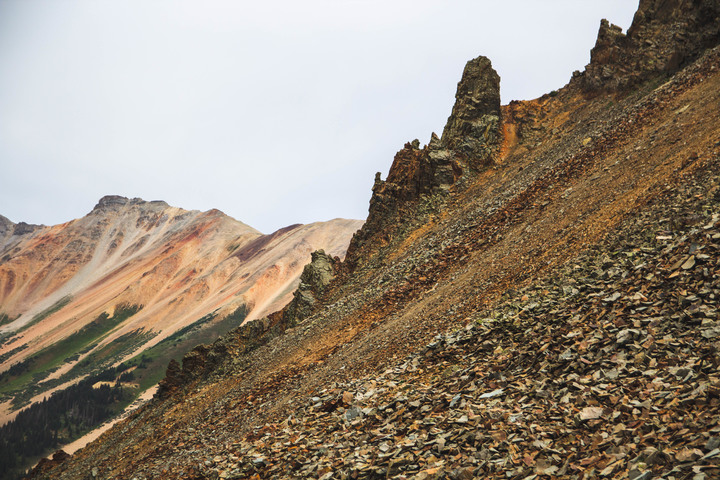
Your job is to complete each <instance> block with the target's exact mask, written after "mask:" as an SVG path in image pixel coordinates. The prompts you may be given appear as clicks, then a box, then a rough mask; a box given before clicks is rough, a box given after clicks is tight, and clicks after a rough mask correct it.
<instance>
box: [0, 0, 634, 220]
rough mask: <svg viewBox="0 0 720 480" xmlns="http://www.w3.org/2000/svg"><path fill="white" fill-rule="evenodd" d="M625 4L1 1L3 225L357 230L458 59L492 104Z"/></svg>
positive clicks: (543, 83) (440, 114)
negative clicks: (157, 211) (119, 210)
mask: <svg viewBox="0 0 720 480" xmlns="http://www.w3.org/2000/svg"><path fill="white" fill-rule="evenodd" d="M637 4H638V2H637V1H629V0H603V1H597V0H544V1H542V2H540V1H538V0H508V1H504V2H497V1H484V0H472V1H470V0H468V1H465V0H433V1H428V0H412V1H410V0H304V1H302V2H298V1H296V0H293V1H291V0H264V1H262V2H257V1H253V2H250V1H245V0H202V1H201V0H194V1H189V0H122V1H120V0H118V1H107V0H82V1H80V0H62V1H52V2H50V1H40V0H0V215H4V216H6V217H8V218H9V219H10V220H12V221H13V222H16V223H17V222H20V221H25V222H28V223H35V224H45V225H55V224H58V223H63V222H67V221H69V220H72V219H75V218H79V217H82V216H83V215H85V214H87V213H88V212H89V211H90V210H91V209H92V208H93V206H94V205H95V204H96V203H97V201H98V200H99V199H100V198H101V197H102V196H104V195H123V196H126V197H131V198H132V197H140V198H143V199H145V200H165V201H166V202H168V203H169V204H171V205H173V206H177V207H181V208H184V209H187V210H209V209H212V208H217V209H219V210H222V211H223V212H225V213H226V214H228V215H230V216H232V217H234V218H236V219H237V220H240V221H242V222H244V223H247V224H249V225H251V226H253V227H255V228H257V229H259V230H260V231H262V232H264V233H270V232H272V231H274V230H276V229H278V228H281V227H284V226H287V225H290V224H294V223H310V222H314V221H323V220H330V219H332V218H337V217H342V218H358V219H364V218H365V217H366V216H367V211H368V202H369V200H370V194H371V190H370V188H371V187H372V184H373V179H374V174H375V172H378V171H379V172H382V175H383V178H384V177H385V176H386V175H387V172H388V169H389V168H390V165H391V164H392V160H393V156H394V155H395V153H396V152H397V151H398V150H400V149H401V148H402V147H403V145H404V144H405V143H406V142H408V141H411V140H413V139H415V138H418V139H420V141H421V143H422V144H425V143H427V142H428V141H429V139H430V135H431V133H432V132H437V133H438V134H440V133H441V132H442V129H443V127H444V125H445V122H446V121H447V118H448V116H449V115H450V111H451V110H452V106H453V103H454V96H455V89H456V87H457V82H458V81H459V80H460V77H461V74H462V70H463V67H464V65H465V63H466V62H467V61H468V60H470V59H472V58H475V57H477V56H478V55H485V56H487V57H488V58H490V60H491V61H492V63H493V67H494V68H495V69H496V70H497V71H498V73H499V74H500V77H501V83H500V89H501V96H502V102H503V104H507V103H509V102H510V101H511V100H525V99H532V98H537V97H539V96H541V95H542V94H544V93H547V92H549V91H551V90H554V89H558V88H560V87H562V86H563V85H565V84H566V83H567V82H568V81H569V79H570V77H571V75H572V72H573V71H575V70H582V69H583V68H584V66H585V65H586V64H587V63H588V62H589V60H590V49H591V48H592V47H593V45H594V43H595V39H596V36H597V31H598V27H599V25H600V20H601V19H602V18H607V19H608V20H610V22H612V23H614V24H616V25H619V26H621V27H622V28H623V30H624V31H625V30H627V28H628V27H629V26H630V23H631V21H632V16H633V14H634V12H635V10H636V9H637Z"/></svg>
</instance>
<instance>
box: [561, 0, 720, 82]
mask: <svg viewBox="0 0 720 480" xmlns="http://www.w3.org/2000/svg"><path fill="white" fill-rule="evenodd" d="M719 43H720V1H718V0H642V1H641V2H640V6H639V7H638V10H637V12H636V13H635V17H634V18H633V22H632V25H631V27H630V28H629V29H628V32H627V34H623V33H622V29H621V28H620V27H618V26H616V25H612V24H610V23H609V22H608V21H607V20H603V21H602V22H601V23H600V30H599V32H598V38H597V42H596V44H595V47H594V48H593V49H592V51H591V54H590V64H589V65H588V66H587V67H586V68H585V71H584V72H582V73H580V72H576V73H575V75H574V78H573V82H572V83H573V84H578V85H579V86H580V87H581V88H582V89H583V90H585V91H588V92H599V91H618V90H623V89H627V88H631V87H633V86H635V85H638V84H640V83H642V82H644V81H647V80H650V79H652V78H656V77H661V76H666V75H669V74H672V73H675V72H676V71H678V70H679V69H680V68H681V67H682V66H684V65H687V64H688V63H690V62H691V61H693V60H695V59H697V58H698V56H699V55H700V54H701V53H702V52H703V51H704V50H706V49H708V48H711V47H713V46H715V45H718V44H719Z"/></svg>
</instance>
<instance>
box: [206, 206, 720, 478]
mask: <svg viewBox="0 0 720 480" xmlns="http://www.w3.org/2000/svg"><path fill="white" fill-rule="evenodd" d="M683 193H685V194H687V193H689V192H683ZM677 202H678V203H677V205H679V206H678V207H677V208H676V209H675V210H673V209H670V211H669V213H670V214H671V215H672V218H681V219H682V218H686V216H687V215H688V214H689V213H690V212H692V214H693V215H695V216H696V217H697V218H695V221H693V222H691V223H687V222H684V221H683V222H678V224H677V225H673V224H672V223H673V222H672V221H671V220H672V218H659V219H658V218H655V219H652V218H651V217H650V216H649V215H650V214H648V215H646V216H644V217H641V218H640V219H639V220H637V222H636V224H635V226H634V229H631V230H629V233H624V234H621V235H619V236H618V238H616V239H615V240H614V244H613V245H611V248H609V249H602V250H601V249H598V252H597V253H592V252H590V253H588V254H587V255H585V256H584V257H583V258H581V259H579V260H578V261H577V262H575V263H573V264H570V265H567V266H566V267H565V269H564V271H562V272H560V274H558V275H557V276H556V277H554V278H552V279H549V280H546V281H544V282H540V283H536V284H534V285H533V286H531V287H528V288H527V289H525V290H523V291H520V292H515V293H514V294H513V295H511V296H509V297H508V298H507V300H506V301H505V302H504V303H503V304H502V306H501V307H500V308H499V309H496V310H494V311H492V312H490V313H491V314H492V316H490V317H487V318H474V319H472V321H471V322H470V323H468V325H467V326H466V327H465V328H463V329H460V330H457V331H455V332H451V333H448V334H446V335H440V336H438V337H437V338H436V339H435V341H434V342H432V343H431V344H429V345H428V346H427V347H426V348H425V350H424V351H423V352H421V353H419V354H416V355H413V356H410V357H408V358H407V359H406V360H405V361H404V362H403V363H402V364H400V365H397V366H396V367H394V368H391V369H388V370H387V371H385V372H384V373H383V374H381V375H379V376H377V377H370V376H368V377H365V378H361V379H358V380H356V381H352V382H348V383H336V384H335V385H333V386H332V388H329V389H326V390H323V391H320V392H317V394H316V395H315V396H313V397H311V398H308V399H306V401H305V404H303V405H299V406H298V408H297V410H296V412H295V413H294V414H293V415H291V416H290V417H288V418H287V419H285V421H284V422H282V423H277V424H266V425H264V426H263V427H262V428H258V429H256V430H255V431H254V433H253V434H252V435H250V436H248V437H246V438H244V439H242V440H239V441H238V442H236V443H233V444H229V445H226V446H225V449H224V451H223V452H221V453H220V454H218V455H215V456H214V457H213V458H209V459H208V461H207V462H206V463H204V464H203V465H202V466H203V468H202V472H203V474H205V475H207V476H208V478H224V479H225V478H227V479H233V478H237V479H239V478H291V477H303V478H319V479H325V480H327V479H330V478H399V479H400V478H408V479H409V478H413V479H429V478H451V479H470V478H512V479H527V480H530V479H534V478H573V479H583V478H627V479H631V480H638V479H653V478H663V479H693V480H702V479H712V478H719V477H720V408H719V406H720V374H719V373H718V365H719V364H720V358H719V357H718V339H719V338H720V321H719V319H718V314H717V302H718V301H719V300H720V276H719V274H720V269H719V264H720V257H719V256H718V253H719V252H720V228H718V225H717V223H718V218H720V215H719V214H718V213H714V212H712V209H713V208H715V207H716V206H717V205H715V203H716V202H714V201H705V202H703V201H698V200H697V199H693V198H692V197H691V198H689V199H687V200H682V199H677Z"/></svg>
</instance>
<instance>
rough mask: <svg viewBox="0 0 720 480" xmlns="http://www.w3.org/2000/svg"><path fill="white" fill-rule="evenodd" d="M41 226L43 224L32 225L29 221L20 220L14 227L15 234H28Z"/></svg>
mask: <svg viewBox="0 0 720 480" xmlns="http://www.w3.org/2000/svg"><path fill="white" fill-rule="evenodd" d="M41 227H42V226H41V225H31V224H29V223H25V222H19V223H17V224H16V225H15V228H14V229H13V235H27V234H28V233H32V232H34V231H35V230H37V229H38V228H41Z"/></svg>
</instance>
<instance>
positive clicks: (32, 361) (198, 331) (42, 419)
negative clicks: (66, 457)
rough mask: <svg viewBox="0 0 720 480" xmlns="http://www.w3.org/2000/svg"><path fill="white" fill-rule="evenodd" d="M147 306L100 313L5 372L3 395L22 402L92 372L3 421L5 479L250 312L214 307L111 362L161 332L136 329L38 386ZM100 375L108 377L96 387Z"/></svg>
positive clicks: (0, 466) (0, 440) (0, 385)
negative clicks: (220, 310) (153, 342)
mask: <svg viewBox="0 0 720 480" xmlns="http://www.w3.org/2000/svg"><path fill="white" fill-rule="evenodd" d="M141 308H142V307H141V306H137V305H118V306H117V307H116V308H115V313H114V315H113V316H112V317H110V316H108V315H107V314H102V315H99V316H98V317H97V318H96V319H95V320H94V321H93V322H91V323H90V324H88V325H86V326H85V327H83V328H81V329H80V330H78V331H77V332H75V333H74V334H72V335H70V336H69V337H67V338H66V339H64V340H62V341H61V342H58V343H57V344H56V345H53V346H51V347H48V348H46V349H44V350H42V351H41V352H38V353H37V354H35V355H33V356H32V357H29V358H28V359H26V360H25V361H23V362H20V363H17V364H15V365H13V366H12V367H11V368H10V369H9V370H8V371H6V372H5V373H3V374H2V375H0V399H10V398H11V399H12V402H13V403H12V405H13V407H14V408H19V407H20V406H22V405H24V404H26V403H27V402H28V401H29V400H30V399H31V398H32V397H34V396H36V395H39V394H42V392H44V391H47V390H49V389H51V388H54V387H56V386H58V385H61V384H63V383H65V382H68V381H70V380H72V379H75V378H78V377H80V376H82V375H89V376H88V378H87V379H85V380H81V381H80V382H78V383H77V384H76V385H73V386H71V387H68V388H65V389H63V390H60V391H58V392H55V393H53V395H52V396H50V398H47V399H45V400H44V401H43V402H41V403H38V404H35V405H32V406H30V407H29V408H28V409H26V410H24V411H23V412H21V413H19V414H18V416H17V417H16V419H15V420H14V421H13V422H10V423H9V424H7V425H4V426H2V427H0V480H5V479H14V478H17V477H18V475H20V474H21V473H22V472H23V471H24V470H25V469H27V468H29V467H30V466H32V464H33V463H35V462H36V461H37V459H38V458H40V457H41V456H44V455H47V454H49V453H50V452H52V451H53V450H55V449H57V448H58V447H60V446H61V445H63V444H65V443H68V442H70V441H72V440H74V439H76V438H79V437H80V436H82V435H84V434H85V433H87V432H88V431H90V430H92V429H93V428H95V427H96V426H97V425H99V424H100V423H102V422H104V421H106V420H107V419H109V418H111V417H112V416H114V415H116V414H117V413H119V412H121V411H122V410H123V409H124V408H126V407H127V406H128V405H129V404H130V403H131V402H132V401H133V400H134V399H135V398H136V397H137V395H138V394H139V393H140V392H142V391H144V390H146V389H148V388H150V387H152V386H153V385H155V384H157V383H158V382H159V381H160V380H161V379H162V378H163V377H164V376H165V370H166V368H167V365H168V363H169V362H170V360H171V359H175V360H181V359H182V356H183V355H184V354H185V352H187V351H189V350H191V349H192V348H193V347H195V346H196V345H197V344H199V343H212V342H213V341H215V340H216V339H217V338H218V337H220V336H221V335H224V334H225V333H226V332H228V331H230V330H232V329H233V328H235V327H238V326H239V325H241V324H242V322H243V321H244V320H245V318H246V317H247V314H248V308H247V307H246V306H245V305H242V306H241V307H239V308H238V309H236V310H235V311H234V312H233V313H232V314H230V315H228V316H226V317H224V318H222V319H221V320H217V314H216V313H211V314H209V315H206V316H204V317H202V318H200V319H199V320H197V321H195V322H193V323H192V324H190V325H188V326H186V327H184V328H182V329H180V330H178V331H177V332H175V333H173V334H172V335H170V336H168V337H167V338H165V339H163V340H162V341H160V342H158V343H157V344H156V345H154V346H153V347H151V348H149V349H148V350H146V351H144V352H143V353H141V354H139V355H137V356H135V357H134V358H132V359H131V360H129V361H127V362H123V363H121V364H120V365H118V366H117V367H113V366H112V365H113V364H114V363H116V362H117V361H118V359H120V358H122V357H125V356H127V355H128V354H130V352H132V351H134V350H136V349H137V348H138V347H140V346H141V345H143V344H144V343H146V342H147V341H148V340H149V339H150V338H152V337H153V336H155V335H157V333H155V332H147V331H145V330H135V331H133V332H130V333H127V334H125V335H123V336H121V337H119V338H118V339H116V340H114V341H113V342H111V343H108V344H106V345H104V346H103V347H101V348H99V349H97V350H95V351H93V352H92V353H90V354H89V355H88V356H86V357H85V358H84V359H83V360H81V361H80V362H78V363H77V364H75V365H74V366H73V368H71V369H70V371H68V372H67V373H65V374H64V375H62V376H60V378H57V379H52V380H46V381H44V382H42V383H41V384H39V385H38V383H37V382H38V381H39V380H42V379H44V378H46V377H47V376H48V375H50V374H51V373H52V372H53V371H54V370H55V369H57V368H59V367H60V366H61V365H62V364H63V363H64V362H66V361H69V360H73V359H74V360H76V359H77V358H79V355H80V352H88V351H89V350H90V349H93V348H95V347H96V346H97V344H98V343H99V342H100V341H101V340H102V339H103V338H105V336H107V334H109V333H110V332H111V331H112V330H113V329H114V328H115V327H116V326H118V325H120V324H121V323H122V322H123V321H124V320H126V319H127V318H129V317H130V316H132V315H134V314H135V313H137V312H138V311H139V310H140V309H141ZM98 382H109V384H103V385H97V387H98V388H92V387H93V385H96V384H98Z"/></svg>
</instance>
